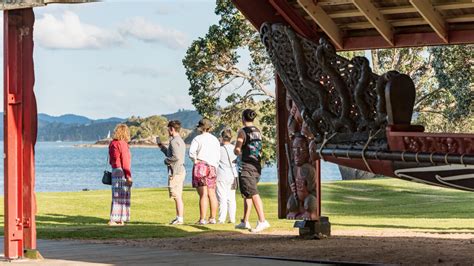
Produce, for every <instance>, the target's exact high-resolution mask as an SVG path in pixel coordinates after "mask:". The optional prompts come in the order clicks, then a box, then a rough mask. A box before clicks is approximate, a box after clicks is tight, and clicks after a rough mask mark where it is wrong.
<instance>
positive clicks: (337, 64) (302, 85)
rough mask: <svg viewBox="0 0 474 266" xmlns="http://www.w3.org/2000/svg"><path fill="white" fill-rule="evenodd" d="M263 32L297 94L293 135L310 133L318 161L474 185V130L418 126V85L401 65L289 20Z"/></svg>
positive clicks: (279, 70) (291, 91)
mask: <svg viewBox="0 0 474 266" xmlns="http://www.w3.org/2000/svg"><path fill="white" fill-rule="evenodd" d="M260 34H261V39H262V42H263V44H264V45H265V47H266V50H267V52H268V55H269V57H270V59H271V61H272V63H273V65H274V67H275V69H276V71H277V73H278V75H279V77H280V79H281V80H282V82H283V84H284V86H285V88H286V90H287V93H288V95H289V99H288V103H289V104H288V105H289V106H290V110H291V111H290V113H291V117H290V121H289V124H288V129H289V133H290V136H292V134H295V133H298V134H303V135H304V136H305V137H306V138H307V139H308V143H310V144H309V153H310V157H311V160H317V159H323V160H326V161H330V162H334V163H337V164H339V165H344V166H348V167H352V168H356V169H360V170H364V171H369V172H372V173H376V174H383V175H386V176H392V177H397V178H401V179H405V180H411V181H416V182H422V183H426V184H430V185H437V186H445V187H451V188H456V189H462V190H468V191H474V134H450V133H442V134H434V133H424V128H423V127H422V126H418V125H411V118H412V115H413V107H414V103H415V85H414V83H413V81H412V80H411V78H410V77H409V76H407V75H405V74H401V73H398V72H396V71H389V72H387V73H385V74H383V75H377V74H375V73H373V72H372V70H371V68H370V64H369V60H368V59H367V58H365V57H359V56H357V57H354V58H352V59H347V58H344V57H341V56H339V55H337V54H336V52H335V49H334V47H333V46H332V45H331V44H330V42H329V41H327V40H326V39H324V38H321V39H320V41H319V43H318V44H317V43H314V42H312V41H310V40H308V39H305V38H304V37H302V36H299V35H298V34H296V33H295V32H294V31H293V30H292V29H291V28H289V27H287V26H285V25H283V24H269V23H265V24H263V25H262V27H261V30H260Z"/></svg>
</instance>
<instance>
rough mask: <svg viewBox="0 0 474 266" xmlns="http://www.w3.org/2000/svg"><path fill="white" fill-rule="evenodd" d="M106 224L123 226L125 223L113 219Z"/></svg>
mask: <svg viewBox="0 0 474 266" xmlns="http://www.w3.org/2000/svg"><path fill="white" fill-rule="evenodd" d="M107 224H108V225H109V226H124V225H125V223H124V222H114V221H109V222H108V223H107Z"/></svg>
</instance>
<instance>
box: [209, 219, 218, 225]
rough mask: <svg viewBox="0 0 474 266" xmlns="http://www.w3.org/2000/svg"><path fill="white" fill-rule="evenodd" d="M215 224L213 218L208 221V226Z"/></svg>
mask: <svg viewBox="0 0 474 266" xmlns="http://www.w3.org/2000/svg"><path fill="white" fill-rule="evenodd" d="M216 223H217V222H216V219H214V218H210V219H209V224H216Z"/></svg>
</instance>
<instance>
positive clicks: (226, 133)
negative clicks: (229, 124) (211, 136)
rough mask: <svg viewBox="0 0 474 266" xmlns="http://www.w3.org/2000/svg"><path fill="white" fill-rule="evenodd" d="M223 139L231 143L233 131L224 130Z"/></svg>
mask: <svg viewBox="0 0 474 266" xmlns="http://www.w3.org/2000/svg"><path fill="white" fill-rule="evenodd" d="M221 138H222V140H224V141H231V140H232V129H230V128H224V129H223V130H222V131H221Z"/></svg>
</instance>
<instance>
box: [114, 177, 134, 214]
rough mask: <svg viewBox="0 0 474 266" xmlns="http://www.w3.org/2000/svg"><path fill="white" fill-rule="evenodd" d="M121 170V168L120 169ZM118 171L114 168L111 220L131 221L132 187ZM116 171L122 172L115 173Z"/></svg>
mask: <svg viewBox="0 0 474 266" xmlns="http://www.w3.org/2000/svg"><path fill="white" fill-rule="evenodd" d="M120 170H121V169H120ZM120 172H121V171H117V169H113V170H112V205H111V208H110V221H113V222H128V221H130V195H131V187H129V186H127V185H126V180H125V177H123V174H121V173H120ZM115 173H120V174H117V175H115Z"/></svg>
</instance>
